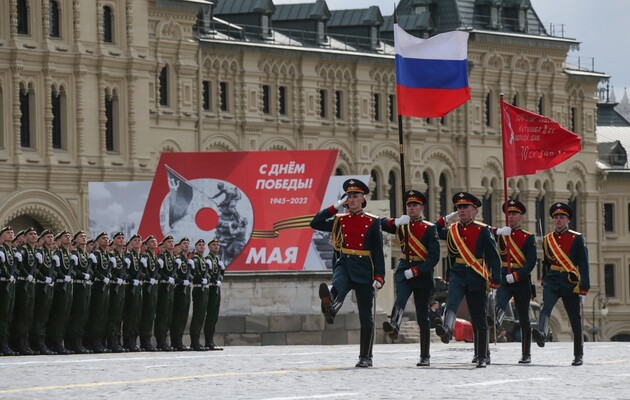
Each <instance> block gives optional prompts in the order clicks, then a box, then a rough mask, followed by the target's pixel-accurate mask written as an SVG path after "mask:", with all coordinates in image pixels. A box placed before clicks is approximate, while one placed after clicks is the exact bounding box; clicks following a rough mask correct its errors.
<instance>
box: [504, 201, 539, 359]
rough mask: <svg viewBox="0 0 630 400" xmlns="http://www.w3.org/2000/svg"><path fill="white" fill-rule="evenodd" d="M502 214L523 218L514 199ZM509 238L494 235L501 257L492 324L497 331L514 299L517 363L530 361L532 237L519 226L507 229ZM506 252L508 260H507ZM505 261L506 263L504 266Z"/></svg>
mask: <svg viewBox="0 0 630 400" xmlns="http://www.w3.org/2000/svg"><path fill="white" fill-rule="evenodd" d="M503 212H504V213H506V214H510V213H518V214H520V215H523V214H525V213H526V212H527V209H526V207H525V205H524V204H523V203H521V202H520V201H518V200H509V201H508V202H507V203H506V204H504V205H503ZM510 228H511V232H510V234H509V236H505V235H500V234H499V235H498V236H497V237H498V243H497V245H498V247H499V254H500V255H501V259H502V264H501V286H499V289H498V290H497V294H496V306H495V307H496V311H495V314H496V322H495V326H496V328H498V327H499V326H500V325H501V321H503V317H504V316H505V309H506V308H507V307H508V304H509V302H510V299H511V298H512V297H514V304H515V305H516V312H517V314H518V320H519V323H520V325H521V350H522V356H521V359H520V360H519V363H520V364H529V363H530V362H531V344H532V331H531V324H530V322H529V302H530V300H531V293H532V292H531V273H532V270H533V269H534V267H535V266H536V238H535V237H534V235H533V234H531V233H530V232H527V231H526V230H523V229H522V228H521V226H520V224H519V225H518V226H510ZM508 249H509V260H508ZM508 261H509V263H508Z"/></svg>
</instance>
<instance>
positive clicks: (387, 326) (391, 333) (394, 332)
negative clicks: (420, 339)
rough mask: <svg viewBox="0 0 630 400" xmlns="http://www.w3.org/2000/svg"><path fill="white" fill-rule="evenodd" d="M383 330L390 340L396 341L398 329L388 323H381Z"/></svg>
mask: <svg viewBox="0 0 630 400" xmlns="http://www.w3.org/2000/svg"><path fill="white" fill-rule="evenodd" d="M383 330H384V331H385V333H387V334H388V335H389V338H390V339H392V340H398V327H397V326H396V325H393V324H392V323H391V322H389V321H383Z"/></svg>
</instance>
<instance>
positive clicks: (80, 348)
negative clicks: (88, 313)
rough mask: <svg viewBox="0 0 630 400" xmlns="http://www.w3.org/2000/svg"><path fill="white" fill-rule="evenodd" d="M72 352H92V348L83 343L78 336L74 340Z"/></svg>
mask: <svg viewBox="0 0 630 400" xmlns="http://www.w3.org/2000/svg"><path fill="white" fill-rule="evenodd" d="M74 352H75V353H76V354H92V350H89V349H88V348H87V347H85V346H84V345H83V338H80V337H78V338H76V339H75V340H74Z"/></svg>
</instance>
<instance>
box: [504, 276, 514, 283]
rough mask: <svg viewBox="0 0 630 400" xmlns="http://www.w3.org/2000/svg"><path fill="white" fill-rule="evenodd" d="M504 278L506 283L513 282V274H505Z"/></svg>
mask: <svg viewBox="0 0 630 400" xmlns="http://www.w3.org/2000/svg"><path fill="white" fill-rule="evenodd" d="M505 280H506V281H507V283H514V275H512V274H507V275H506V276H505Z"/></svg>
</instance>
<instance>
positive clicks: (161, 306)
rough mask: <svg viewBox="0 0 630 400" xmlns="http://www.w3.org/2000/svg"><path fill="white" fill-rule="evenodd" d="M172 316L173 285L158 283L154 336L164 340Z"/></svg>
mask: <svg viewBox="0 0 630 400" xmlns="http://www.w3.org/2000/svg"><path fill="white" fill-rule="evenodd" d="M172 317H173V285H170V284H168V283H160V284H158V299H157V311H156V314H155V328H154V331H155V337H156V338H158V339H160V340H164V339H166V336H167V335H168V330H169V327H170V326H171V318H172Z"/></svg>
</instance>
